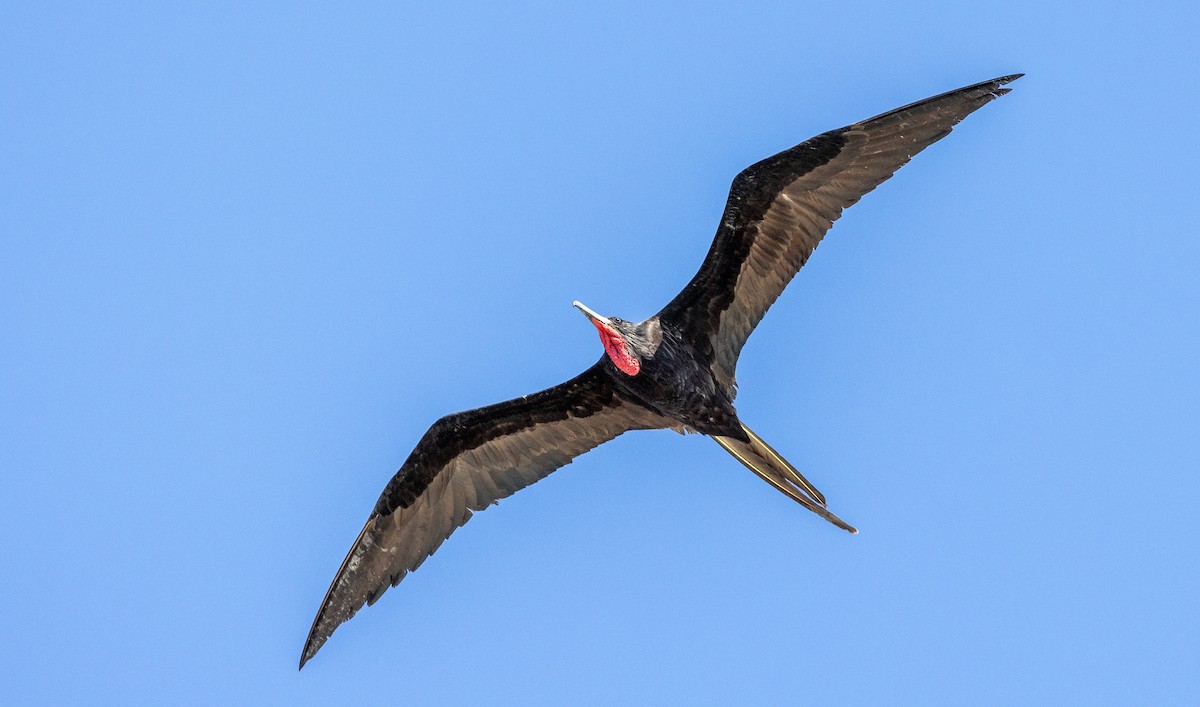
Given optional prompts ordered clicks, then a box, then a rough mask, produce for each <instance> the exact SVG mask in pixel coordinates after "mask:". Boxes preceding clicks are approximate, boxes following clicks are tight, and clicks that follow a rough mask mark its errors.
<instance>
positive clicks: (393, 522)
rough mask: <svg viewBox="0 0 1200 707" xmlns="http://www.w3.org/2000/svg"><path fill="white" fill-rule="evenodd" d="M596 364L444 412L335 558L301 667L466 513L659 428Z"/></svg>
mask: <svg viewBox="0 0 1200 707" xmlns="http://www.w3.org/2000/svg"><path fill="white" fill-rule="evenodd" d="M608 381H609V379H608V374H607V373H606V372H605V371H604V369H603V368H602V366H601V365H600V364H596V365H595V366H592V367H591V368H590V369H588V370H587V371H585V372H584V373H582V374H580V375H579V376H578V377H576V378H574V379H572V380H569V381H567V382H566V383H563V384H562V385H558V386H555V387H553V388H549V389H547V390H543V391H541V392H539V393H534V394H532V395H527V396H525V397H522V398H517V399H516V400H510V401H508V402H504V403H499V404H496V405H491V406H488V407H483V408H479V409H477V410H470V411H467V412H461V413H457V414H454V415H448V416H446V417H443V418H442V419H440V420H438V421H437V422H435V423H434V424H433V426H432V427H430V428H429V431H428V432H426V433H425V436H424V437H422V438H421V441H420V442H418V443H417V446H416V448H415V449H414V450H413V452H412V454H411V455H410V456H409V458H408V461H406V462H404V466H402V467H401V468H400V471H399V472H397V473H396V475H395V477H393V478H392V480H391V482H389V483H388V485H387V488H385V489H384V491H383V494H382V495H380V497H379V501H378V502H377V503H376V504H375V510H374V511H373V512H372V513H371V517H370V518H369V519H368V520H367V524H366V526H365V527H364V528H363V529H362V532H361V533H359V535H358V539H357V540H355V541H354V545H353V546H352V547H351V548H350V553H349V554H348V555H347V556H346V559H345V561H343V562H342V566H341V568H340V569H339V570H338V573H337V576H336V577H334V580H333V584H332V585H331V586H330V587H329V591H328V592H327V593H326V594H325V600H324V601H323V602H322V603H321V608H320V610H319V611H318V612H317V616H316V619H315V620H314V621H313V625H312V630H311V631H310V632H309V634H308V640H307V642H306V643H305V645H304V652H303V654H302V656H301V658H300V667H301V668H303V667H304V663H306V662H307V661H308V659H309V658H311V657H313V655H315V654H316V652H317V651H318V650H320V648H321V646H322V645H323V644H324V643H325V641H326V640H327V639H328V638H329V636H330V635H331V634H332V633H333V631H334V630H335V629H336V628H337V627H338V626H340V625H341V624H342V623H344V622H345V621H348V620H349V619H350V617H352V616H354V614H355V612H357V611H358V610H359V609H360V608H362V606H363V604H373V603H375V601H376V600H377V599H378V598H379V597H380V595H382V594H383V593H384V592H385V591H386V590H387V589H388V588H389V587H394V586H396V585H397V584H398V583H399V582H400V580H402V579H404V576H405V575H406V574H408V573H409V572H411V571H413V570H415V569H416V568H417V567H419V566H420V565H421V563H422V562H424V560H425V558H426V557H429V556H430V555H432V554H433V553H434V551H435V550H437V548H438V547H439V546H440V545H441V544H442V541H443V540H445V539H446V538H447V537H448V536H449V535H450V533H452V532H454V530H455V529H456V528H458V527H459V526H461V525H462V524H463V523H466V522H467V520H468V519H469V518H470V517H471V514H472V512H473V511H480V510H483V509H484V508H487V507H488V505H490V504H492V503H495V502H496V501H498V500H500V499H502V498H505V497H506V496H509V495H511V494H513V493H515V492H516V491H519V490H520V489H522V488H525V487H526V486H528V485H530V484H532V483H534V482H535V481H538V480H539V479H542V478H545V477H546V476H547V475H548V474H549V473H550V472H552V471H554V470H555V469H557V468H559V467H560V466H563V465H565V464H568V463H570V462H571V460H572V459H574V458H575V457H577V456H579V455H580V454H583V453H584V452H586V451H588V450H590V449H592V448H593V447H596V446H598V445H600V444H603V443H604V442H607V441H608V440H610V439H613V438H614V437H617V436H618V435H620V434H621V433H623V432H626V431H628V430H632V429H649V428H655V427H661V426H662V422H661V418H659V417H658V416H657V415H656V414H655V413H652V412H650V411H649V410H647V409H645V408H643V407H641V406H640V405H637V404H635V403H631V402H628V401H627V400H626V399H624V398H622V397H620V396H619V395H618V394H616V393H615V392H614V391H613V389H612V387H611V386H610V385H609V382H608Z"/></svg>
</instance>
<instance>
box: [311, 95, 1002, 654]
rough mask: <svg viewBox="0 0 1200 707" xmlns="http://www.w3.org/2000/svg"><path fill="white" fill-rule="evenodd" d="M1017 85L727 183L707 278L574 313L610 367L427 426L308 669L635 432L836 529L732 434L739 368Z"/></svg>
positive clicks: (860, 126) (357, 554)
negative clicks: (477, 536) (913, 163)
mask: <svg viewBox="0 0 1200 707" xmlns="http://www.w3.org/2000/svg"><path fill="white" fill-rule="evenodd" d="M1021 76H1022V75H1021V74H1013V75H1011V76H1002V77H1000V78H997V79H993V80H991V81H984V82H983V83H978V84H975V85H973V86H967V87H966V88H961V89H958V90H957V91H950V92H948V93H943V94H941V95H939V96H934V97H933V98H927V99H925V100H923V101H918V102H917V103H913V104H911V105H908V106H904V107H903V108H897V109H896V110H893V111H889V112H887V113H884V114H882V115H879V116H876V117H874V118H871V119H869V120H864V121H862V122H859V123H855V124H853V125H849V126H847V127H844V128H841V129H839V130H832V131H830V132H827V133H823V134H821V135H818V136H816V137H814V138H812V139H811V140H808V141H806V142H803V143H801V144H799V145H797V146H796V147H793V148H791V149H790V150H785V151H783V152H781V153H779V154H777V155H775V156H774V157H768V158H767V159H765V160H763V161H761V162H759V163H757V164H754V165H751V166H750V167H748V168H747V169H745V170H744V171H743V172H742V173H741V174H739V175H737V177H735V178H734V180H733V186H732V188H731V189H730V191H729V200H728V201H727V202H726V204H725V212H724V214H723V215H722V216H721V222H720V224H719V225H718V227H717V235H716V238H715V239H714V240H713V243H712V247H711V248H709V251H708V256H707V257H706V258H705V259H704V263H703V265H701V266H700V271H699V272H698V273H696V276H695V277H693V278H692V281H691V282H689V283H688V284H687V286H686V287H684V288H683V291H682V292H680V293H679V295H678V296H677V297H675V299H673V300H671V302H670V303H669V304H667V306H666V307H664V308H663V309H662V311H661V312H659V313H658V314H656V315H654V316H653V317H650V318H649V319H647V320H645V321H643V322H636V323H634V322H627V321H625V320H623V319H618V318H616V317H603V316H600V315H599V314H597V313H595V312H593V311H592V310H590V309H588V308H587V307H585V306H583V305H582V304H580V303H579V302H575V303H574V304H575V306H576V307H577V308H579V310H580V311H581V312H583V314H584V315H585V316H586V317H587V318H588V319H589V320H591V322H592V324H593V325H595V327H596V329H597V330H598V331H599V333H600V341H601V342H602V343H603V345H604V356H602V357H601V358H600V361H599V362H597V363H596V364H595V365H593V366H592V367H591V368H589V369H587V370H586V371H584V372H583V373H581V374H580V375H578V376H577V377H575V378H573V379H571V380H569V381H567V382H566V383H563V384H561V385H557V386H555V387H553V388H549V389H547V390H543V391H541V392H538V393H533V394H532V395H526V396H524V397H521V398H517V399H516V400H509V401H508V402H503V403H498V404H496V405H490V406H488V407H483V408H479V409H477V410H468V411H467V412H460V413H455V414H453V415H448V416H446V417H443V418H442V419H440V420H438V421H437V422H435V423H433V426H432V427H430V428H429V431H428V432H426V433H425V436H423V437H422V438H421V440H420V441H419V442H417V446H416V448H415V449H413V451H412V454H411V455H409V457H408V460H407V461H406V462H404V465H403V466H402V467H400V471H398V472H397V473H396V475H395V476H394V477H392V480H391V481H390V482H388V485H387V487H386V488H384V490H383V493H382V495H380V497H379V500H378V502H376V504H375V509H374V510H373V511H372V512H371V516H370V518H368V519H367V524H366V526H365V527H364V528H363V529H362V532H361V533H359V534H358V539H357V540H355V541H354V545H353V546H352V547H351V548H350V553H349V554H348V555H347V556H346V559H345V560H344V561H343V562H342V566H341V568H339V569H338V572H337V576H336V577H335V578H334V580H333V584H332V585H331V586H330V587H329V591H328V592H327V593H326V594H325V600H324V601H323V602H321V608H320V610H319V611H318V612H317V616H316V619H315V620H314V621H313V625H312V630H311V631H310V632H309V634H308V640H307V642H305V644H304V652H303V654H302V655H301V658H300V667H301V668H303V667H304V664H305V663H306V662H307V661H308V659H309V658H312V657H313V655H315V654H316V652H317V651H318V650H320V648H321V646H322V645H323V644H324V643H325V641H326V640H327V639H328V638H329V636H330V634H332V633H333V631H334V630H335V629H336V628H337V627H338V626H340V625H341V624H342V623H343V622H345V621H347V620H349V619H350V617H352V616H354V614H355V612H357V611H358V610H359V609H360V608H361V607H362V606H363V604H373V603H375V600H377V599H378V598H379V597H380V595H382V594H383V593H384V591H386V590H387V589H388V587H394V586H395V585H396V584H398V583H399V582H400V580H402V579H404V576H405V575H406V574H408V573H409V572H411V571H413V570H415V569H416V568H417V567H419V566H420V565H421V563H422V562H423V561H424V560H425V558H427V557H429V556H430V555H431V554H433V552H434V551H435V550H437V548H438V547H439V546H440V545H441V544H442V541H443V540H445V539H446V538H447V537H448V536H449V535H450V533H452V532H454V530H455V528H458V527H459V526H460V525H462V524H463V523H465V522H467V520H468V519H469V518H470V517H471V513H472V512H473V511H481V510H483V509H484V508H487V507H488V506H489V505H491V504H493V503H496V502H497V501H499V499H502V498H505V497H507V496H509V495H511V494H512V493H514V492H516V491H518V490H520V489H522V488H524V487H526V486H528V485H530V484H532V483H533V482H535V481H537V480H539V479H541V478H544V477H545V476H546V475H547V474H549V473H550V472H552V471H554V470H555V469H557V468H559V467H560V466H563V465H564V464H568V463H570V461H571V460H572V459H574V458H575V457H577V456H579V455H580V454H583V453H584V452H586V451H588V450H589V449H592V448H593V447H596V446H598V445H600V444H603V443H605V442H607V441H609V440H610V439H613V438H615V437H617V436H619V435H621V434H622V433H624V432H627V431H629V430H646V429H664V428H667V429H674V430H677V431H680V432H684V431H694V432H700V433H703V434H706V435H709V436H710V437H712V438H713V439H714V440H716V442H717V444H719V445H721V446H722V447H724V448H725V450H726V451H728V452H729V453H730V454H732V455H733V456H734V457H735V458H736V459H737V460H738V461H739V462H741V463H742V464H744V465H745V466H746V467H747V468H749V469H750V470H751V471H753V472H754V473H755V474H757V475H758V476H760V477H762V478H763V479H764V480H765V481H767V482H768V483H769V484H771V485H772V486H774V487H775V488H777V489H779V490H780V491H782V492H783V493H784V494H786V495H787V496H788V497H790V498H791V499H793V500H795V501H796V502H797V503H799V504H800V505H802V506H804V507H805V508H807V509H809V510H810V511H812V512H814V513H816V514H817V515H819V516H821V517H822V518H824V519H825V520H827V521H829V522H830V523H833V524H834V525H836V526H837V527H839V528H842V529H843V530H847V531H849V532H851V533H855V532H857V531H856V530H855V529H854V528H853V527H851V526H850V525H848V524H847V523H846V522H845V521H843V520H842V519H840V518H838V517H837V516H835V515H833V514H832V513H830V512H829V511H828V510H826V508H825V497H824V496H823V495H822V494H821V492H820V491H818V490H817V489H816V488H815V487H814V486H813V485H812V484H811V483H809V482H808V480H807V479H805V478H804V476H802V475H801V474H800V472H798V471H796V469H795V467H793V466H792V465H791V464H789V463H788V462H787V460H785V459H784V458H783V457H782V456H780V455H779V453H778V452H776V451H775V450H774V449H772V448H771V447H770V446H769V445H767V443H766V442H764V441H762V439H760V438H759V437H758V435H756V434H754V433H753V432H751V431H750V428H749V427H747V426H746V425H745V424H743V423H742V422H741V420H739V419H738V415H737V411H736V410H735V409H734V406H733V399H734V396H735V395H736V393H737V383H736V381H735V379H734V373H735V369H736V367H737V360H738V354H739V353H740V352H741V350H742V345H743V344H745V343H746V339H747V337H749V336H750V332H751V331H753V330H754V327H755V325H757V324H758V322H759V320H760V319H762V317H763V314H765V313H766V311H767V308H768V307H770V306H771V303H773V302H774V301H775V299H776V298H778V297H779V295H780V294H781V293H782V292H783V288H784V287H785V286H786V285H787V283H788V282H789V281H790V280H791V279H792V277H793V276H795V274H796V272H797V271H799V270H800V268H801V267H802V266H803V265H804V263H805V261H807V260H808V257H809V255H811V254H812V252H813V249H814V248H816V247H817V243H818V242H820V240H821V238H822V237H823V236H824V235H825V232H826V231H828V230H829V228H830V226H832V225H833V222H834V221H835V220H836V219H837V218H838V216H840V215H841V213H842V210H843V209H845V208H846V207H848V206H850V205H851V204H854V203H855V202H856V201H858V200H859V199H860V198H861V197H862V196H863V195H864V194H866V193H867V192H869V191H871V190H872V189H874V188H875V187H876V186H878V185H879V184H880V183H881V182H883V181H884V180H885V179H887V178H888V177H890V176H892V173H893V172H895V171H896V170H897V169H899V168H900V167H901V166H903V165H904V164H905V163H906V162H908V160H909V159H911V158H912V156H913V155H915V154H917V153H918V152H920V151H921V150H923V149H925V148H926V147H928V146H929V145H930V144H932V143H934V142H936V141H937V140H940V139H941V138H943V137H945V136H946V135H947V134H949V133H950V129H951V128H952V127H954V125H955V124H957V123H958V122H959V121H960V120H962V119H963V118H965V117H966V116H967V115H969V114H970V113H972V112H973V111H975V110H976V109H978V108H980V107H981V106H983V105H984V104H985V103H987V102H989V101H991V100H992V99H994V98H997V97H999V96H1002V95H1004V94H1005V93H1008V92H1009V90H1010V89H1007V88H1001V87H1002V86H1004V85H1005V84H1007V83H1009V82H1011V81H1014V80H1016V79H1018V78H1020V77H1021Z"/></svg>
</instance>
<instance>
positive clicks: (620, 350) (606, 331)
mask: <svg viewBox="0 0 1200 707" xmlns="http://www.w3.org/2000/svg"><path fill="white" fill-rule="evenodd" d="M595 324H596V330H597V331H599V332H600V343H602V344H604V353H606V354H608V358H609V359H610V360H611V361H612V362H613V365H614V366H616V367H617V370H619V371H621V372H622V373H624V374H625V375H627V376H636V375H637V374H638V372H639V371H641V370H642V367H641V364H639V363H638V360H637V359H636V358H634V357H633V356H632V355H631V354H630V353H629V347H628V346H626V344H625V339H624V337H622V336H621V335H620V333H618V332H617V331H615V330H613V329H610V328H608V327H606V326H604V325H603V324H601V323H600V322H595Z"/></svg>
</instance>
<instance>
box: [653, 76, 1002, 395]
mask: <svg viewBox="0 0 1200 707" xmlns="http://www.w3.org/2000/svg"><path fill="white" fill-rule="evenodd" d="M1020 77H1021V74H1014V75H1011V76H1003V77H1000V78H998V79H993V80H991V81H985V82H983V83H978V84H975V85H973V86H967V87H966V88H960V89H958V90H957V91H950V92H948V93H943V94H941V95H939V96H934V97H933V98H927V99H925V100H923V101H918V102H917V103H913V104H912V105H908V106H904V107H903V108H897V109H896V110H893V111H890V112H887V113H884V114H883V115H879V116H876V117H874V118H871V119H869V120H864V121H862V122H859V123H855V124H853V125H849V126H846V127H844V128H841V129H839V130H832V131H830V132H827V133H824V134H822V135H818V136H816V137H814V138H812V139H811V140H808V141H807V142H803V143H801V144H799V145H797V146H796V147H793V148H791V149H790V150H785V151H784V152H781V153H779V154H777V155H775V156H773V157H768V158H767V159H765V160H763V161H761V162H759V163H757V164H754V165H751V166H750V167H748V168H746V169H745V170H743V171H742V172H741V173H740V174H738V176H737V177H735V178H734V180H733V186H732V187H731V189H730V190H729V200H728V201H727V202H726V204H725V212H724V215H723V216H722V217H721V223H720V225H719V226H718V228H717V235H716V238H715V239H714V240H713V244H712V247H711V248H710V249H709V251H708V256H707V257H706V258H705V260H704V263H703V265H701V267H700V271H699V272H698V273H696V276H695V277H693V278H692V280H691V282H689V283H688V284H687V286H686V287H684V289H683V291H682V292H680V293H679V295H678V296H676V297H675V299H674V300H672V301H671V302H670V303H669V304H668V305H667V306H666V307H665V308H664V309H663V310H662V311H661V312H660V313H659V316H660V317H661V318H662V319H663V320H664V321H670V322H672V323H674V324H675V326H677V327H679V328H681V329H682V330H683V331H685V332H687V333H690V334H691V335H692V337H693V340H694V341H695V342H696V345H697V346H698V347H699V348H700V349H701V353H702V354H706V355H707V356H708V361H709V362H710V363H711V364H712V366H713V369H714V371H715V372H716V373H717V376H718V379H719V380H720V382H721V383H722V384H724V385H726V386H727V387H728V388H729V389H731V390H732V389H733V387H734V385H735V369H736V367H737V359H738V354H740V353H741V350H742V346H743V344H745V343H746V339H747V338H748V337H749V336H750V332H752V331H753V330H754V327H755V326H756V325H757V324H758V322H759V320H761V319H762V317H763V315H764V314H765V313H766V311H767V308H768V307H770V306H771V304H772V303H773V302H774V301H775V299H776V298H778V297H779V295H780V294H781V293H782V292H783V288H784V287H786V286H787V284H788V282H790V281H791V279H792V277H794V276H795V275H796V273H797V272H798V271H799V270H800V268H801V267H802V266H803V265H804V263H805V261H807V260H808V257H809V255H811V254H812V252H813V249H815V248H816V247H817V243H819V242H820V240H821V238H822V237H823V236H824V235H825V232H826V231H828V230H829V228H830V226H832V225H833V222H834V221H835V220H836V219H837V218H838V216H840V215H841V213H842V210H843V209H845V208H846V207H848V206H850V205H852V204H854V203H855V202H856V201H858V200H859V199H860V198H861V197H862V196H863V195H864V194H866V193H867V192H869V191H871V190H872V189H874V188H875V187H876V186H878V185H879V184H880V183H882V182H883V181H884V180H886V179H887V178H888V177H890V176H892V174H893V173H894V172H895V171H896V170H897V169H899V168H900V167H901V166H903V165H904V164H905V163H906V162H908V161H909V159H911V158H912V156H913V155H915V154H917V153H918V152H920V151H921V150H923V149H925V148H926V147H928V146H929V145H931V144H933V143H934V142H936V141H938V140H940V139H941V138H943V137H945V136H946V135H947V134H949V132H950V129H951V128H952V127H954V125H955V124H957V123H958V122H959V121H960V120H962V119H963V118H965V117H966V116H967V115H969V114H970V113H972V112H973V111H975V110H976V109H978V108H980V107H981V106H983V105H984V104H985V103H987V102H989V101H991V100H992V99H994V98H996V97H998V96H1002V95H1004V94H1005V93H1008V92H1009V89H1007V88H1001V86H1003V85H1004V84H1007V83H1009V82H1011V81H1015V80H1016V79H1018V78H1020Z"/></svg>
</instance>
